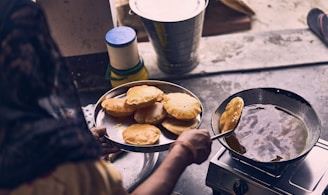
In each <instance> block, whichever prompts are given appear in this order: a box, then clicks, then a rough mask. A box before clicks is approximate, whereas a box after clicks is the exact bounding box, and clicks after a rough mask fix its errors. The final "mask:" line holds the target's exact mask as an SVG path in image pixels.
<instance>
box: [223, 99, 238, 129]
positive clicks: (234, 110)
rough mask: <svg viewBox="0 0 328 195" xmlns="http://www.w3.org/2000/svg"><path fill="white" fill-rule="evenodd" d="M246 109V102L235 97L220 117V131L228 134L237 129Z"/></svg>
mask: <svg viewBox="0 0 328 195" xmlns="http://www.w3.org/2000/svg"><path fill="white" fill-rule="evenodd" d="M243 107H244V100H243V99H242V98H241V97H235V98H233V99H231V100H230V102H229V103H228V104H227V105H226V108H225V110H224V112H223V113H222V115H221V117H220V124H219V128H220V131H221V132H222V133H223V132H226V131H228V130H230V129H234V128H236V126H237V124H238V121H239V119H240V117H241V113H242V110H243Z"/></svg>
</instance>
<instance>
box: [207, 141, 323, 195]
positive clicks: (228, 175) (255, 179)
mask: <svg viewBox="0 0 328 195" xmlns="http://www.w3.org/2000/svg"><path fill="white" fill-rule="evenodd" d="M206 185H207V186H209V187H210V188H212V189H213V194H214V195H219V194H220V195H226V194H237V195H241V194H245V195H248V194H251V195H257V194H259V195H262V194H265V195H270V194H272V195H274V194H293V195H308V194H311V195H312V194H313V195H314V194H315V195H321V194H322V195H327V194H328V189H327V185H328V142H327V141H325V140H322V139H319V141H318V143H317V144H316V145H315V146H314V147H313V148H312V150H311V151H310V152H309V153H308V154H307V155H306V156H305V157H304V158H302V159H299V160H297V161H293V162H291V163H286V164H285V165H284V166H280V167H278V168H277V169H273V170H272V169H267V168H264V167H258V166H254V165H252V164H250V163H248V162H245V161H243V160H240V159H237V158H236V157H234V156H232V155H231V154H230V152H229V151H228V150H227V149H226V148H224V147H222V148H221V149H220V150H219V151H218V152H217V154H216V155H215V156H214V157H213V158H212V159H211V161H210V165H209V168H208V172H207V176H206Z"/></svg>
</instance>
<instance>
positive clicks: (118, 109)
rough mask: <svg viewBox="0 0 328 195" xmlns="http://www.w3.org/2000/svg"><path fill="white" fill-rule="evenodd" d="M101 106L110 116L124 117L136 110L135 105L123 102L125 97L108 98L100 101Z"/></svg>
mask: <svg viewBox="0 0 328 195" xmlns="http://www.w3.org/2000/svg"><path fill="white" fill-rule="evenodd" d="M101 107H102V108H103V109H104V110H105V112H106V113H107V114H109V115H111V116H115V117H124V116H129V115H132V114H133V112H134V111H135V110H136V107H135V106H131V105H128V104H126V103H125V98H108V99H105V100H103V101H102V102H101Z"/></svg>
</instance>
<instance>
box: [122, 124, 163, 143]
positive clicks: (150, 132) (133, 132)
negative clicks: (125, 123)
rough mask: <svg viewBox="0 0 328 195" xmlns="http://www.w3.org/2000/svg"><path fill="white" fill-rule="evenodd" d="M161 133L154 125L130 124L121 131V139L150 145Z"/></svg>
mask: <svg viewBox="0 0 328 195" xmlns="http://www.w3.org/2000/svg"><path fill="white" fill-rule="evenodd" d="M160 135H161V130H160V129H159V128H157V127H156V126H154V125H149V124H132V125H130V126H129V127H127V128H126V129H125V130H124V131H123V133H122V136H123V140H124V141H125V142H126V143H128V144H133V145H152V144H154V143H156V142H157V141H158V139H159V137H160Z"/></svg>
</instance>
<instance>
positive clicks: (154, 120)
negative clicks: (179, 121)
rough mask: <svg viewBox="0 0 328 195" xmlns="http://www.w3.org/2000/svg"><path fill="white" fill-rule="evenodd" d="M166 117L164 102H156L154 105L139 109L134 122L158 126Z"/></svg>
mask: <svg viewBox="0 0 328 195" xmlns="http://www.w3.org/2000/svg"><path fill="white" fill-rule="evenodd" d="M165 117H166V111H165V110H164V107H163V103H162V102H155V103H154V104H153V105H151V106H148V107H144V108H139V109H137V110H136V112H135V113H134V120H135V121H137V122H138V123H141V124H142V123H145V124H152V125H157V124H159V123H160V122H162V121H163V119H164V118H165Z"/></svg>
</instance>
